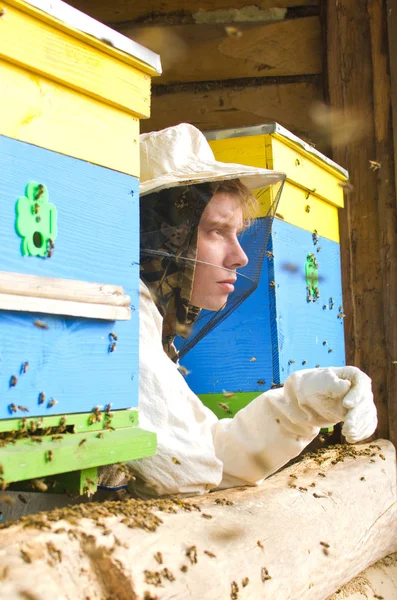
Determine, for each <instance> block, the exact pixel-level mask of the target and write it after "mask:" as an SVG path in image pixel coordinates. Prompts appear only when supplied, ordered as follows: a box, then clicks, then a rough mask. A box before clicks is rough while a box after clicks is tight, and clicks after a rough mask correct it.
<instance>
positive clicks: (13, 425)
mask: <svg viewBox="0 0 397 600" xmlns="http://www.w3.org/2000/svg"><path fill="white" fill-rule="evenodd" d="M102 415H104V413H102ZM112 415H113V417H112V427H115V428H116V429H119V428H121V427H131V425H135V426H136V425H138V424H139V419H138V411H137V410H115V411H112ZM63 416H64V417H66V426H69V425H74V431H75V433H81V432H83V431H99V430H101V429H103V425H104V419H103V418H102V420H101V421H100V422H99V423H98V422H97V423H92V424H90V422H89V419H90V417H91V416H92V413H73V414H66V415H54V416H53V417H42V418H39V417H29V414H28V413H26V414H25V418H26V426H27V427H29V424H30V422H31V421H33V422H34V424H35V425H36V427H40V428H46V427H58V426H60V425H61V419H62V417H63ZM22 427H23V419H22V418H18V419H5V420H0V433H2V432H7V431H13V430H15V431H17V430H18V429H21V428H22Z"/></svg>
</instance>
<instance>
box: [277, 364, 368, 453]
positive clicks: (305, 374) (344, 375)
mask: <svg viewBox="0 0 397 600" xmlns="http://www.w3.org/2000/svg"><path fill="white" fill-rule="evenodd" d="M285 385H286V387H288V386H289V385H294V387H295V390H296V394H297V398H298V403H299V406H300V407H301V408H302V409H303V410H304V411H305V413H306V419H307V421H308V422H311V423H313V424H316V425H317V426H318V427H327V426H329V425H335V424H336V423H339V422H341V421H343V422H344V425H343V428H342V434H343V435H344V436H345V437H346V440H347V441H348V442H349V443H355V442H359V441H361V440H364V439H366V438H368V437H369V436H370V435H372V434H373V432H374V431H375V429H376V425H377V422H378V421H377V416H376V407H375V404H374V401H373V394H372V389H371V380H370V378H369V377H368V376H367V375H365V373H363V372H362V371H360V369H358V368H357V367H329V368H324V369H308V370H302V371H297V372H296V373H293V374H292V375H290V376H289V377H288V379H287V381H286V383H285Z"/></svg>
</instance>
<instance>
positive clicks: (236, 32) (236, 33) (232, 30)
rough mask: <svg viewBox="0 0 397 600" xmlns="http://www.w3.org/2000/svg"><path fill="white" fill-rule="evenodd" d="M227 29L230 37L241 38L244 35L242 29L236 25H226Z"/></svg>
mask: <svg viewBox="0 0 397 600" xmlns="http://www.w3.org/2000/svg"><path fill="white" fill-rule="evenodd" d="M225 31H226V34H227V35H228V36H229V37H234V38H240V37H241V36H242V35H243V32H242V31H241V29H238V28H237V27H234V25H226V26H225Z"/></svg>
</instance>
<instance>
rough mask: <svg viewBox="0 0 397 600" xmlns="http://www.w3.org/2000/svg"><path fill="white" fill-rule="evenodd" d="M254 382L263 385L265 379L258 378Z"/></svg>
mask: <svg viewBox="0 0 397 600" xmlns="http://www.w3.org/2000/svg"><path fill="white" fill-rule="evenodd" d="M256 383H257V384H258V385H265V380H264V379H258V381H257V382H256Z"/></svg>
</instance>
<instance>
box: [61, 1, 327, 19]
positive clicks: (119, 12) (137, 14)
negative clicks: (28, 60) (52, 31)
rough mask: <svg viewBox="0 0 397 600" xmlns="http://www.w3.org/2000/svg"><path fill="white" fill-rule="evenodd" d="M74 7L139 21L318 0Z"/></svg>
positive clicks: (80, 3) (80, 4)
mask: <svg viewBox="0 0 397 600" xmlns="http://www.w3.org/2000/svg"><path fill="white" fill-rule="evenodd" d="M68 4H71V5H72V6H74V7H75V8H78V9H79V10H82V11H83V12H85V13H87V14H88V15H91V16H92V17H94V18H95V19H98V20H99V21H102V22H104V23H117V22H122V21H137V20H143V19H145V18H148V17H150V16H151V15H159V14H163V15H169V14H175V13H181V14H188V15H189V14H190V15H191V14H194V13H197V12H200V11H205V12H208V11H214V10H221V9H232V8H234V9H242V8H244V7H246V6H252V5H253V4H254V5H255V6H257V7H259V8H261V9H269V8H288V7H293V6H312V5H317V4H318V0H256V1H255V2H251V0H234V1H233V2H231V0H193V1H192V2H189V3H187V2H186V0H168V1H167V2H164V0H147V1H146V2H131V0H113V2H107V0H69V2H68Z"/></svg>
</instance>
